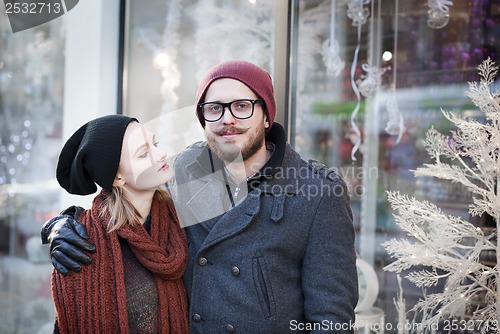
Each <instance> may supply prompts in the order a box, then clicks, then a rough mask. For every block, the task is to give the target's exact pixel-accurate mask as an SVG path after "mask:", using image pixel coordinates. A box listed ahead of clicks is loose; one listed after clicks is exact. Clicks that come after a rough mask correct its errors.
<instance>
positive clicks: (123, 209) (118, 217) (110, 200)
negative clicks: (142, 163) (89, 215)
mask: <svg viewBox="0 0 500 334" xmlns="http://www.w3.org/2000/svg"><path fill="white" fill-rule="evenodd" d="M170 199H171V196H170V194H169V192H168V190H167V189H166V187H165V186H161V187H158V189H156V191H155V194H154V196H153V200H160V201H168V200H170ZM107 212H109V215H110V219H109V222H108V232H112V231H115V230H117V229H119V228H120V227H122V226H125V224H130V225H136V224H142V221H143V219H144V218H143V217H141V215H140V213H139V211H137V209H136V208H135V207H134V206H133V205H132V203H130V201H129V200H128V199H127V198H126V197H125V196H124V195H123V190H122V187H119V186H113V187H112V188H111V192H110V193H109V196H108V197H107V199H106V200H105V201H104V205H103V207H102V210H101V212H100V216H101V217H105V216H106V213H107Z"/></svg>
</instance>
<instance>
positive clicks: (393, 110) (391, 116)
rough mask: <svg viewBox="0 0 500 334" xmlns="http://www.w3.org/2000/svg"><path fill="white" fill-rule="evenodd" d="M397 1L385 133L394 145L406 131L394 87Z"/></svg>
mask: <svg viewBox="0 0 500 334" xmlns="http://www.w3.org/2000/svg"><path fill="white" fill-rule="evenodd" d="M398 16H399V0H396V2H395V6H394V63H393V72H392V94H391V97H390V98H389V99H388V100H387V106H386V109H387V116H388V117H387V126H386V127H385V131H386V132H387V133H388V134H390V135H391V136H396V135H397V136H398V137H397V138H396V144H398V143H399V141H400V140H401V138H402V137H403V133H404V132H405V131H406V128H405V126H404V120H403V115H402V114H401V112H400V111H399V105H398V101H397V99H396V85H397V76H398V31H399V20H398Z"/></svg>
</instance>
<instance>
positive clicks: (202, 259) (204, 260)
mask: <svg viewBox="0 0 500 334" xmlns="http://www.w3.org/2000/svg"><path fill="white" fill-rule="evenodd" d="M207 263H208V260H207V258H205V257H203V256H202V257H200V258H199V259H198V264H199V265H200V266H202V267H203V266H206V265H207Z"/></svg>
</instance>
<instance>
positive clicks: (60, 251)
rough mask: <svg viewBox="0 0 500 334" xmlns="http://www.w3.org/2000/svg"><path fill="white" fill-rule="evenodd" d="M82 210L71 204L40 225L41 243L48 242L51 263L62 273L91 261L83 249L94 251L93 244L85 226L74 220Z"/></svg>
mask: <svg viewBox="0 0 500 334" xmlns="http://www.w3.org/2000/svg"><path fill="white" fill-rule="evenodd" d="M82 211H83V208H81V207H77V206H71V207H69V208H67V209H66V210H64V211H63V212H61V214H60V215H59V216H57V217H54V218H52V219H50V220H48V221H46V222H45V223H44V224H43V226H42V231H41V236H42V244H49V249H50V258H51V259H52V265H53V266H54V268H56V270H57V271H58V272H60V273H61V274H63V275H67V274H68V272H69V270H72V271H80V270H82V266H81V264H86V265H88V264H90V263H92V259H91V258H90V256H88V255H87V254H86V253H85V252H84V251H87V252H95V246H94V245H93V244H91V243H90V242H89V235H88V234H87V229H86V228H85V226H84V225H83V224H82V223H80V222H79V221H77V220H76V218H77V217H78V216H79V215H80V214H81V213H82Z"/></svg>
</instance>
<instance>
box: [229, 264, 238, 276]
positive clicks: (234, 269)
mask: <svg viewBox="0 0 500 334" xmlns="http://www.w3.org/2000/svg"><path fill="white" fill-rule="evenodd" d="M231 272H232V273H233V275H234V276H238V275H239V274H240V268H238V267H236V266H234V267H232V268H231Z"/></svg>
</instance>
